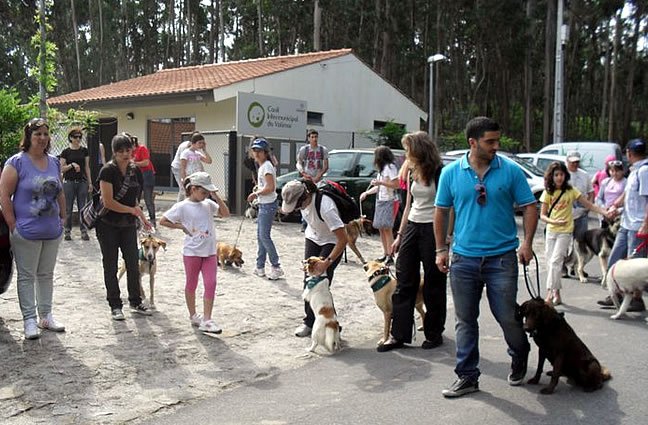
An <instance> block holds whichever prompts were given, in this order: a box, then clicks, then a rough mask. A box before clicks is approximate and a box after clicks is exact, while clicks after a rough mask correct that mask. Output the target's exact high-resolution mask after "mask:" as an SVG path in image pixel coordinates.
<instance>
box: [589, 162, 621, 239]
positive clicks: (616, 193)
mask: <svg viewBox="0 0 648 425" xmlns="http://www.w3.org/2000/svg"><path fill="white" fill-rule="evenodd" d="M607 172H608V174H609V177H606V178H604V179H603V180H602V181H601V184H600V188H599V191H598V195H597V196H596V205H598V206H600V207H603V208H605V209H609V208H610V207H612V205H613V204H614V201H616V200H617V199H619V197H620V196H621V195H623V192H624V191H625V187H626V182H627V179H626V178H625V172H624V169H623V162H622V161H619V160H618V159H611V160H609V161H608V162H607ZM607 226H608V221H607V220H606V219H605V218H603V219H601V227H602V228H605V227H607Z"/></svg>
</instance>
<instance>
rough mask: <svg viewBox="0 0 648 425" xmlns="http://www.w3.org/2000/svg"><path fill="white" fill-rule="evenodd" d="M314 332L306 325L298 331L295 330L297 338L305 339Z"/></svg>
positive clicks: (303, 324)
mask: <svg viewBox="0 0 648 425" xmlns="http://www.w3.org/2000/svg"><path fill="white" fill-rule="evenodd" d="M312 331H313V329H312V328H311V327H310V326H306V324H305V323H302V324H301V325H299V327H298V328H297V329H295V336H298V337H300V338H305V337H307V336H310V334H311V332H312Z"/></svg>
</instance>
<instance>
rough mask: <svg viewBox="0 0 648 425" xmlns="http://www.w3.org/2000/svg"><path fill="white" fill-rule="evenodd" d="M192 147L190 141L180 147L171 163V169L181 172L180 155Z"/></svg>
mask: <svg viewBox="0 0 648 425" xmlns="http://www.w3.org/2000/svg"><path fill="white" fill-rule="evenodd" d="M189 145H191V141H190V140H186V141H184V142H182V143H180V144H179V145H178V149H177V150H176V153H175V156H174V157H173V161H172V162H171V168H173V169H176V170H179V169H180V155H182V152H184V151H185V149H187V148H188V147H189Z"/></svg>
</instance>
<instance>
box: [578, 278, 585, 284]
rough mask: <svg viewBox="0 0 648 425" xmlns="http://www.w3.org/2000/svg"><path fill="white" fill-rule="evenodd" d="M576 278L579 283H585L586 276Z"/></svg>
mask: <svg viewBox="0 0 648 425" xmlns="http://www.w3.org/2000/svg"><path fill="white" fill-rule="evenodd" d="M578 280H580V283H587V278H585V277H581V278H578Z"/></svg>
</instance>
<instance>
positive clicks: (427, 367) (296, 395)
mask: <svg viewBox="0 0 648 425" xmlns="http://www.w3.org/2000/svg"><path fill="white" fill-rule="evenodd" d="M597 267H598V266H597V265H596V262H595V261H593V262H592V263H590V265H589V267H588V268H587V270H588V271H589V272H590V274H592V275H598V274H600V273H599V271H598V270H597ZM563 283H564V287H565V288H564V290H563V299H564V301H565V305H563V306H559V307H558V309H559V310H562V311H564V312H565V317H566V318H567V321H568V322H569V323H570V324H571V325H572V327H573V328H574V329H575V330H576V332H577V333H578V335H579V336H580V337H581V339H583V340H584V341H585V343H586V344H587V345H588V346H589V347H590V349H591V350H592V352H593V353H594V354H595V355H596V356H597V357H598V358H599V360H600V361H601V363H603V364H604V365H606V366H607V367H608V368H609V369H610V371H611V372H612V375H613V379H612V380H611V381H609V382H607V383H606V384H605V386H604V388H603V389H602V390H600V391H596V392H594V393H584V392H583V391H582V390H581V389H579V388H577V387H570V386H569V385H567V384H566V383H565V380H564V378H563V379H561V381H560V383H559V385H558V387H557V389H556V393H555V394H553V395H541V394H539V388H540V387H539V386H532V385H524V386H522V387H510V386H509V385H508V384H507V382H506V376H507V374H508V371H509V364H510V359H509V358H508V355H507V354H506V351H505V344H504V342H503V339H502V335H501V332H500V330H499V327H498V326H497V324H496V323H495V322H494V320H493V318H492V316H491V314H490V311H489V309H488V305H487V303H486V302H484V301H482V303H483V304H482V316H481V319H480V326H481V339H480V350H481V364H480V367H481V371H482V376H481V379H480V388H481V391H480V392H478V393H475V394H471V395H467V396H464V397H462V398H459V399H454V400H447V399H444V398H443V397H442V396H441V390H442V389H443V388H444V387H446V386H447V385H448V384H450V383H451V382H452V381H453V380H454V374H453V368H454V349H455V345H454V331H453V326H454V320H453V309H452V307H450V309H449V311H448V322H447V326H448V329H447V330H446V332H445V335H446V343H445V344H444V345H443V346H442V347H440V348H438V349H435V350H431V351H424V350H421V349H420V348H419V347H418V345H416V346H413V347H412V348H407V349H403V350H397V351H393V352H389V353H383V354H379V353H377V352H376V351H375V347H374V345H373V342H367V343H366V344H364V345H362V346H354V347H350V348H346V349H345V350H344V351H343V352H341V353H338V354H336V355H335V356H330V357H322V358H321V360H317V361H315V362H310V363H309V364H307V365H306V366H304V367H302V368H300V369H296V370H292V371H290V372H286V373H283V374H281V375H278V376H274V377H271V378H269V379H267V380H265V381H261V382H258V383H256V384H253V385H249V386H244V387H240V388H236V389H233V390H230V391H227V392H224V393H222V394H218V395H215V396H214V397H213V398H210V399H207V400H204V401H201V402H199V403H197V404H195V405H192V406H188V407H183V408H180V409H178V410H176V411H174V412H170V413H169V414H166V415H160V416H158V417H155V418H153V419H150V420H149V421H147V422H145V423H151V424H178V423H185V424H188V423H201V424H209V423H218V424H220V425H223V424H273V425H275V424H309V425H315V424H387V423H406V424H441V423H443V424H518V423H523V424H573V423H585V424H603V423H605V424H645V423H647V419H646V418H648V402H647V401H646V397H645V395H644V394H645V389H646V387H647V384H646V382H648V361H646V358H647V357H648V349H647V348H646V336H647V335H648V326H647V325H646V323H645V321H644V314H638V313H635V314H634V317H633V319H630V320H624V321H613V320H610V319H609V316H610V314H611V311H610V310H601V309H599V308H598V307H597V306H596V300H597V299H599V298H601V297H602V296H603V295H605V293H604V292H603V291H602V289H601V288H600V287H599V285H598V284H597V283H589V284H580V283H579V282H578V281H576V280H573V279H566V280H564V281H563ZM520 288H521V290H520V296H519V299H521V300H524V299H526V298H527V297H528V295H527V294H526V290H525V289H524V284H523V283H521V287H520ZM377 326H380V325H379V324H377ZM420 342H421V341H419V344H420ZM536 361H537V347H536V346H535V344H533V342H532V351H531V354H530V357H529V363H530V367H529V374H528V375H530V374H532V373H533V372H534V371H535V366H536ZM547 382H548V377H546V376H544V377H543V378H542V380H541V383H544V384H546V383H547Z"/></svg>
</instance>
